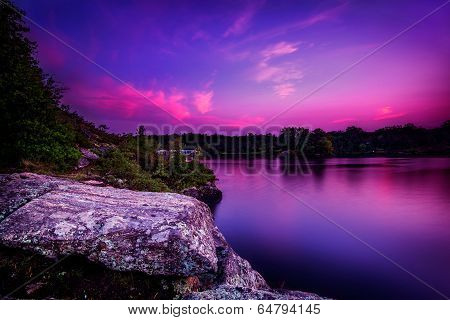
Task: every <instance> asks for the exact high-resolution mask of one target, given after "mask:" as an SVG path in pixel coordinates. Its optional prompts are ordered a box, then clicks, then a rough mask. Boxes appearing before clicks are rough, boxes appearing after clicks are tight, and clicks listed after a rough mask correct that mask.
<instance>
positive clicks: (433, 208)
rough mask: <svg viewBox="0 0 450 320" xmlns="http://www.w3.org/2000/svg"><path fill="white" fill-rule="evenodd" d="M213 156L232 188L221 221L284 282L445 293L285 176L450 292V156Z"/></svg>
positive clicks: (259, 265)
mask: <svg viewBox="0 0 450 320" xmlns="http://www.w3.org/2000/svg"><path fill="white" fill-rule="evenodd" d="M209 165H210V166H211V167H212V168H213V169H214V170H215V171H216V174H217V176H218V178H219V181H218V185H219V187H220V188H221V189H222V190H223V192H224V198H223V201H222V202H221V203H220V204H219V205H218V207H217V208H216V222H217V224H218V226H219V228H220V229H221V230H222V232H223V233H224V234H225V236H226V238H227V240H228V241H229V242H230V243H231V244H232V246H233V247H234V248H235V249H236V250H237V251H238V252H239V253H240V254H241V255H242V256H244V257H245V258H247V259H248V260H250V261H251V263H252V264H253V265H254V266H255V268H256V269H257V270H258V271H260V272H261V273H263V274H264V276H265V277H267V278H268V279H269V280H271V281H272V282H273V283H274V284H276V285H284V286H285V287H288V288H294V289H303V290H310V291H315V292H318V293H321V294H323V295H327V296H330V297H335V298H387V299H389V298H418V299H420V298H439V296H438V295H437V294H436V293H435V292H433V291H432V290H431V289H429V288H427V287H426V286H424V285H423V284H421V283H419V282H418V281H417V280H415V279H413V278H412V277H411V276H410V275H408V274H406V273H405V272H403V271H401V270H400V269H398V268H397V267H395V266H393V265H392V264H391V263H390V262H388V261H387V260H386V259H384V258H382V257H380V256H379V255H377V254H376V253H374V252H373V251H371V250H370V249H368V248H367V247H366V246H365V245H363V244H361V243H360V242H358V241H357V240H355V239H353V238H352V237H350V236H349V235H347V234H346V233H345V232H343V231H342V230H340V229H339V228H337V227H336V226H334V225H332V224H331V223H329V222H327V221H326V220H325V219H323V218H322V217H320V216H319V215H318V214H317V213H316V212H314V211H313V210H311V209H310V208H308V207H307V206H305V205H303V204H302V203H300V202H299V201H298V200H296V199H294V198H293V197H292V196H291V195H289V193H286V192H284V191H283V190H280V188H279V187H277V186H276V185H275V184H277V185H279V186H282V187H283V188H285V189H287V190H288V191H289V192H290V193H292V194H294V195H295V196H297V197H298V198H300V199H301V200H302V201H304V202H305V203H307V204H308V205H310V206H312V207H313V208H315V209H317V210H318V211H320V212H322V213H323V214H325V215H326V216H327V217H329V218H330V219H332V220H333V221H335V222H336V223H337V224H339V225H341V226H343V227H345V228H346V229H347V230H349V231H351V232H352V233H354V234H355V235H356V236H357V237H360V238H361V239H363V240H364V241H366V242H367V243H369V244H370V245H372V246H373V247H375V248H376V249H378V250H380V251H381V252H383V254H385V255H386V256H388V257H390V258H392V259H393V260H395V261H396V262H398V263H399V264H400V265H402V266H403V267H405V268H406V269H408V270H409V271H411V272H412V273H414V274H416V275H417V276H419V277H420V278H423V279H424V280H425V281H426V282H428V283H429V284H431V285H432V286H433V287H435V288H436V289H438V290H439V291H441V292H443V293H445V294H446V295H447V296H448V295H450V275H449V272H448V270H449V265H450V250H449V248H450V233H449V230H450V217H449V214H448V213H449V212H450V210H449V209H450V200H449V186H450V182H449V181H450V179H449V178H450V160H449V159H446V158H423V159H422V158H414V159H393V158H368V159H362V158H357V159H329V160H325V161H322V162H320V161H318V162H313V163H311V165H310V166H309V168H310V170H309V171H308V172H309V174H307V175H301V174H299V173H297V174H295V173H294V172H295V171H294V170H293V169H292V168H288V170H286V167H289V165H287V164H285V165H283V164H282V163H280V161H277V160H275V161H273V162H271V163H268V161H266V160H253V161H252V166H251V167H250V168H249V167H248V163H247V162H246V161H245V160H239V161H230V160H217V161H214V162H209ZM261 173H262V174H264V175H266V176H267V177H269V178H270V179H271V181H273V182H274V183H275V184H273V183H271V182H270V181H268V180H267V179H266V178H264V176H263V175H262V174H261Z"/></svg>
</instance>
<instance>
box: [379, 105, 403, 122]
mask: <svg viewBox="0 0 450 320" xmlns="http://www.w3.org/2000/svg"><path fill="white" fill-rule="evenodd" d="M404 115H406V112H397V113H394V112H393V111H392V108H391V107H382V108H380V109H378V115H377V116H376V117H375V118H374V120H385V119H396V118H401V117H403V116H404Z"/></svg>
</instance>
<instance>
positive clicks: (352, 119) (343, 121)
mask: <svg viewBox="0 0 450 320" xmlns="http://www.w3.org/2000/svg"><path fill="white" fill-rule="evenodd" d="M351 121H356V119H355V118H343V119H336V120H333V121H331V122H332V123H345V122H351Z"/></svg>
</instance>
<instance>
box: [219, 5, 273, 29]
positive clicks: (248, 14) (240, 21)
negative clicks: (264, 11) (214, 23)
mask: <svg viewBox="0 0 450 320" xmlns="http://www.w3.org/2000/svg"><path fill="white" fill-rule="evenodd" d="M263 3H264V2H263V1H260V2H255V3H253V4H251V5H248V6H247V7H246V8H245V9H244V10H243V11H241V12H240V13H239V15H238V16H237V17H236V19H235V20H234V22H233V23H232V24H231V26H230V27H228V29H227V30H225V32H224V34H223V37H225V38H227V37H230V36H234V35H239V34H242V33H244V32H245V31H247V29H248V28H249V26H250V22H251V20H252V19H253V16H254V15H255V13H256V12H257V11H258V10H259V8H260V7H261V6H262V5H263Z"/></svg>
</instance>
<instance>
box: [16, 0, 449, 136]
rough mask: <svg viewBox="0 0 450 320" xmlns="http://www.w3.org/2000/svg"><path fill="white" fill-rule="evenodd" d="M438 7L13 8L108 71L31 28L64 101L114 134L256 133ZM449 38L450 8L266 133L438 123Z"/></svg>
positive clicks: (74, 4) (58, 4) (132, 4)
mask: <svg viewBox="0 0 450 320" xmlns="http://www.w3.org/2000/svg"><path fill="white" fill-rule="evenodd" d="M444 2H445V1H444V0H439V1H435V0H423V1H410V0H409V1H392V0H390V1H356V0H350V1H320V2H319V1H300V0H294V1H263V0H261V1H127V2H124V1H92V0H90V1H65V0H64V1H48V0H40V1H31V0H28V1H25V0H16V3H17V5H19V6H20V7H22V8H23V9H25V11H26V12H27V14H28V16H29V17H30V18H31V19H32V20H33V21H35V22H36V23H38V24H39V25H41V26H42V27H43V28H45V29H47V30H49V31H50V32H52V33H54V34H55V35H57V36H58V37H60V38H61V39H63V41H65V42H66V43H68V44H69V45H70V46H72V47H73V48H75V49H76V50H78V51H79V52H81V53H83V54H84V55H86V56H87V57H89V59H91V60H92V61H95V63H97V64H98V65H100V66H101V67H103V68H104V69H106V70H108V71H109V73H107V72H105V71H104V70H102V69H101V68H99V67H98V66H96V65H95V64H93V63H91V62H89V61H87V60H86V59H84V58H83V57H82V56H80V55H79V54H78V53H76V52H75V51H73V50H72V49H70V48H67V47H66V46H64V45H63V44H61V43H60V42H59V41H57V40H55V39H54V38H53V37H52V36H50V35H49V34H47V33H45V32H44V31H42V30H40V29H39V28H37V27H35V26H32V33H31V36H32V38H33V39H34V40H36V41H37V42H38V44H39V59H40V61H41V65H42V67H43V68H44V70H45V71H46V72H48V73H50V74H53V75H54V76H55V77H56V79H57V80H59V81H60V82H62V83H63V84H64V86H66V87H67V88H69V90H68V91H67V93H66V95H65V98H64V102H65V103H67V104H70V105H71V106H72V108H73V109H74V110H76V111H78V112H79V113H80V114H81V115H83V116H84V117H86V118H87V119H88V120H91V121H94V122H95V123H97V124H102V123H104V124H107V125H108V126H109V127H110V128H111V129H112V130H113V131H115V132H125V131H126V132H134V131H135V130H136V127H137V125H139V124H158V125H165V124H180V123H185V124H189V125H193V126H199V125H206V124H207V125H230V126H240V127H242V126H248V125H256V126H261V125H263V124H265V123H266V122H267V121H268V120H270V119H272V118H273V117H274V116H275V115H277V114H278V113H280V112H281V111H283V110H284V109H286V108H288V107H289V106H290V105H292V104H293V103H295V102H296V101H298V100H299V99H301V98H303V97H304V96H305V95H307V94H308V93H310V92H311V91H312V90H314V89H315V88H317V87H318V86H320V85H321V84H323V83H324V82H325V81H327V80H329V79H330V78H332V77H333V76H335V75H336V74H337V73H339V72H340V71H342V70H343V69H345V68H346V67H348V66H349V65H351V64H352V63H354V62H356V61H357V60H358V59H360V58H361V57H363V56H364V55H366V54H368V53H369V52H371V51H372V50H374V49H375V48H377V47H378V46H379V45H381V44H382V43H383V42H385V41H386V40H388V39H389V38H391V37H393V36H394V35H396V34H397V33H399V32H401V31H402V30H404V29H405V28H407V27H408V26H410V25H411V24H413V23H415V22H416V21H417V20H419V19H421V18H422V17H423V16H425V15H426V14H428V13H429V12H431V11H432V10H434V9H435V8H437V7H438V6H440V5H442V4H443V3H444ZM449 31H450V5H446V6H445V7H444V8H442V9H441V10H439V11H438V12H436V13H435V14H434V15H432V16H430V17H429V18H427V19H426V20H424V21H423V22H422V23H420V24H419V25H417V26H416V27H415V28H413V29H412V30H410V31H408V32H406V33H405V34H404V35H402V36H401V37H399V38H398V39H396V40H394V41H393V42H392V43H391V44H389V45H388V46H386V47H385V48H383V49H381V50H380V51H378V52H377V53H376V54H374V55H373V56H371V57H369V58H368V59H366V60H364V61H363V62H362V63H361V64H359V65H358V66H356V67H355V68H353V69H352V70H351V71H349V72H348V73H346V74H344V75H343V76H341V77H339V78H338V79H336V80H335V81H333V82H331V83H330V84H329V85H327V86H325V87H324V88H322V89H321V90H319V91H318V92H316V93H315V94H313V95H312V96H311V97H309V98H308V99H306V100H304V101H303V102H301V103H299V104H298V105H296V106H295V107H294V108H292V109H291V110H289V111H288V112H286V113H284V114H283V115H282V116H280V117H277V118H276V119H274V120H273V121H271V122H270V125H296V126H300V125H309V126H312V127H321V128H324V129H326V130H334V129H343V128H345V127H347V126H349V125H358V126H361V127H363V128H364V129H375V128H379V127H383V126H386V125H393V124H404V123H407V122H413V123H416V124H418V125H422V126H426V127H430V126H437V125H440V124H441V123H442V122H443V121H444V120H447V119H450V59H449V57H450V34H449ZM118 79H120V80H118ZM151 101H153V102H154V103H156V104H158V105H159V106H161V107H162V108H163V109H165V110H166V111H167V112H168V113H170V114H171V115H173V116H174V117H175V118H177V119H178V120H176V119H175V118H174V117H171V116H170V115H168V114H167V113H166V112H165V111H162V110H161V109H159V108H157V107H155V106H154V105H153V104H152V102H151Z"/></svg>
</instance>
